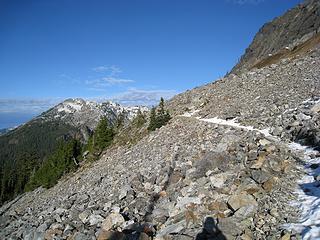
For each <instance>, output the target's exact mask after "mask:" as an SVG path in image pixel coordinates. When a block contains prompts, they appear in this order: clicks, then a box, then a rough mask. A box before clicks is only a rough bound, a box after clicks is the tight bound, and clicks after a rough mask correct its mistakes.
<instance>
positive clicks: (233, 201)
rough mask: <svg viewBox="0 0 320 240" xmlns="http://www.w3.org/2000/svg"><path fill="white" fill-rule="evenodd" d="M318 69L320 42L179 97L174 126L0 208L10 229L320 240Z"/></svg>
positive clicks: (85, 235)
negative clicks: (294, 53) (289, 55)
mask: <svg viewBox="0 0 320 240" xmlns="http://www.w3.org/2000/svg"><path fill="white" fill-rule="evenodd" d="M307 3H308V4H311V5H310V6H313V4H315V3H316V2H315V1H308V2H307ZM304 6H305V8H308V6H309V5H304ZM297 9H298V10H299V9H300V10H299V11H304V8H300V7H298V8H297ZM316 20H317V21H318V18H317V19H316ZM301 28H305V25H303V24H302V25H301ZM301 31H302V30H301ZM319 66H320V46H319V45H318V44H314V45H313V46H312V48H311V49H308V50H307V51H305V52H303V54H300V55H296V56H294V57H293V58H292V57H290V58H284V59H281V60H280V61H279V62H278V63H277V64H272V65H267V66H264V67H262V68H260V69H252V70H250V71H244V72H243V73H241V74H237V75H235V74H231V75H229V76H227V77H225V78H222V79H219V80H217V81H216V82H214V83H210V84H208V85H206V86H202V87H199V88H196V89H193V90H191V91H187V92H185V93H182V94H180V95H177V96H176V97H174V98H173V99H172V100H170V101H169V102H167V103H166V107H167V108H168V109H169V110H170V113H171V115H172V116H173V118H172V119H171V120H170V122H169V124H167V125H166V126H164V127H162V128H160V129H158V130H156V131H154V132H151V133H149V134H147V135H146V136H145V137H143V138H142V139H141V140H140V141H138V142H137V143H135V144H133V145H130V146H128V145H125V146H120V145H117V144H115V145H112V146H111V147H110V148H108V149H106V150H105V153H104V154H103V156H102V157H101V159H100V160H99V161H97V162H95V163H94V164H91V165H89V164H88V165H84V166H82V167H81V168H80V169H78V171H77V172H75V173H73V174H70V175H68V176H65V177H64V178H63V179H61V181H59V183H58V184H57V185H56V186H54V187H52V188H50V189H43V188H38V189H36V190H34V191H32V192H28V193H25V194H23V195H21V196H19V197H17V198H16V199H15V200H13V201H12V202H10V203H7V204H5V205H3V206H2V207H1V208H0V224H1V225H0V229H1V230H0V236H1V238H2V239H75V240H86V239H99V240H103V239H146V240H147V239H157V240H167V239H174V240H176V239H179V240H182V239H184V240H187V239H243V240H250V239H281V240H289V239H301V238H302V239H319V238H320V232H319V217H318V216H319V211H318V210H317V209H318V203H319V199H320V195H319V179H320V177H319V176H320V175H319V174H320V153H319V150H320V127H319V126H320V72H319V71H320V68H319ZM61 107H62V106H61ZM62 109H64V107H62ZM143 127H144V128H145V127H146V126H143ZM299 144H303V145H307V146H309V147H313V150H310V149H309V150H310V151H309V150H308V151H305V152H301V151H300V150H303V149H305V148H303V147H302V146H301V145H299ZM297 146H300V147H297ZM299 149H300V150H299ZM303 151H304V150H303ZM306 154H307V155H308V158H307V160H306ZM306 161H309V162H306ZM305 164H306V165H305ZM305 167H306V169H307V172H306V170H305ZM306 176H307V179H306V180H305V181H302V182H299V185H298V184H297V181H299V180H301V179H305V178H306ZM309 219H310V220H309Z"/></svg>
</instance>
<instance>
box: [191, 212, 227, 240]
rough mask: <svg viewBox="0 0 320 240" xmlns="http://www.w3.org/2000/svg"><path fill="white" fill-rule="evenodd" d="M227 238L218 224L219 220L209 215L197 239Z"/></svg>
mask: <svg viewBox="0 0 320 240" xmlns="http://www.w3.org/2000/svg"><path fill="white" fill-rule="evenodd" d="M207 239H208V240H209V239H212V240H227V238H226V237H225V236H224V235H223V233H222V232H221V231H220V229H219V228H218V226H217V221H216V220H215V219H213V218H212V217H207V218H206V220H205V222H204V224H203V229H202V232H200V233H198V234H197V236H196V238H195V240H207Z"/></svg>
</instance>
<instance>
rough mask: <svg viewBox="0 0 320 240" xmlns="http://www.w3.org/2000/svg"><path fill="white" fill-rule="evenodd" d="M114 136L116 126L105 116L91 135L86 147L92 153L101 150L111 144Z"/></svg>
mask: <svg viewBox="0 0 320 240" xmlns="http://www.w3.org/2000/svg"><path fill="white" fill-rule="evenodd" d="M119 126H120V125H119ZM114 136H115V130H114V128H113V127H112V126H111V124H110V123H109V121H108V119H107V118H105V117H103V118H102V119H101V120H100V122H99V124H98V126H97V128H96V130H95V132H94V133H93V135H92V136H91V137H90V139H89V141H88V144H87V147H86V149H87V150H89V151H90V152H91V153H96V152H101V151H102V150H103V149H104V148H106V147H108V146H110V145H111V143H112V141H113V138H114Z"/></svg>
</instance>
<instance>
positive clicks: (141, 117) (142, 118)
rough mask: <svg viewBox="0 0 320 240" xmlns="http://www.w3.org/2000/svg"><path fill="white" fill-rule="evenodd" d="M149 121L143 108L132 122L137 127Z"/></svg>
mask: <svg viewBox="0 0 320 240" xmlns="http://www.w3.org/2000/svg"><path fill="white" fill-rule="evenodd" d="M146 122H147V120H146V118H145V116H144V115H143V113H142V112H141V110H140V109H139V110H138V113H137V116H136V117H135V118H134V119H133V121H132V123H133V125H135V126H136V127H138V128H140V127H142V126H143V125H144V124H145V123H146Z"/></svg>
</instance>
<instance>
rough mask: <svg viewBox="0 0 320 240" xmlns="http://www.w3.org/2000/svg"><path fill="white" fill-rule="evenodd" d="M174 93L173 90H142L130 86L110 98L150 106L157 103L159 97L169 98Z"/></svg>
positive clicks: (128, 103) (123, 102)
mask: <svg viewBox="0 0 320 240" xmlns="http://www.w3.org/2000/svg"><path fill="white" fill-rule="evenodd" d="M176 93H177V92H176V91H174V90H142V89H135V88H132V89H129V90H127V91H126V92H123V93H120V94H119V95H117V96H114V97H113V98H112V99H111V100H112V101H115V102H118V103H120V104H124V105H144V106H152V105H156V104H158V103H159V100H160V98H161V97H163V98H165V99H169V98H171V97H173V96H174V95H175V94H176Z"/></svg>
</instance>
